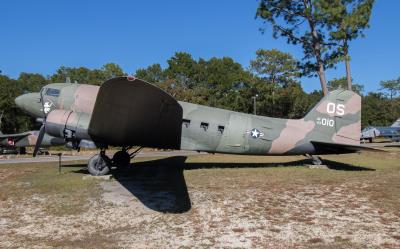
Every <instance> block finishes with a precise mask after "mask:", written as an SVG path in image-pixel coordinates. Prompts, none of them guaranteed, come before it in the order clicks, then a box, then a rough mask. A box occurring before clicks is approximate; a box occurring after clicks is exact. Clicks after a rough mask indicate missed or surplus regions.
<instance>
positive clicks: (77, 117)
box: [15, 77, 368, 175]
mask: <svg viewBox="0 0 400 249" xmlns="http://www.w3.org/2000/svg"><path fill="white" fill-rule="evenodd" d="M15 102H16V104H17V106H19V107H20V108H22V109H23V110H25V111H26V112H27V113H29V114H31V115H32V116H34V117H44V122H43V126H42V127H41V129H40V135H39V138H38V141H37V144H36V147H35V151H34V156H35V155H36V153H37V149H38V148H39V146H40V144H41V142H42V139H43V136H44V134H45V133H47V134H49V135H52V136H55V137H60V138H63V139H65V141H67V142H71V143H72V144H73V146H74V148H78V147H79V142H80V141H81V140H91V141H93V142H94V143H95V144H96V145H97V147H98V148H100V154H98V155H95V156H93V157H92V158H91V159H90V160H89V162H88V170H89V172H90V173H91V174H94V175H103V174H107V173H108V172H109V170H110V167H111V165H112V164H114V165H116V166H119V167H121V166H124V165H127V164H129V162H130V159H131V157H132V156H134V155H135V152H133V153H129V150H131V149H132V147H133V146H139V147H153V148H161V149H182V150H194V151H206V152H217V153H231V154H246V155H295V154H296V155H305V154H309V155H322V154H339V153H352V152H355V151H359V150H362V149H368V148H365V147H362V146H360V139H359V134H360V127H361V121H360V120H361V98H360V96H359V95H357V94H356V93H354V92H352V91H348V90H335V91H332V92H330V93H329V94H328V95H327V96H325V97H324V98H323V99H322V100H321V101H320V102H319V103H318V104H317V105H316V106H315V107H314V108H313V109H312V110H311V111H310V112H309V113H308V114H307V115H306V116H305V117H304V118H302V119H279V118H270V117H262V116H256V115H251V114H245V113H238V112H234V111H229V110H223V109H218V108H213V107H208V106H202V105H197V104H191V103H187V102H180V101H176V100H175V99H174V98H173V97H172V96H171V95H169V94H168V93H166V92H165V91H163V90H162V89H160V88H158V87H157V86H154V85H152V84H150V83H147V82H145V81H142V80H140V79H136V78H134V77H117V78H113V79H110V80H108V81H106V82H105V83H103V84H102V85H101V86H100V87H98V86H94V85H85V84H72V83H54V84H49V85H46V86H45V87H43V88H42V90H41V92H40V93H30V94H25V95H21V96H19V97H17V98H16V99H15ZM34 103H38V104H37V105H36V104H34ZM108 146H119V147H121V150H120V151H118V152H117V153H115V154H114V156H113V158H112V159H110V158H108V157H107V155H106V154H105V151H106V149H107V147H108Z"/></svg>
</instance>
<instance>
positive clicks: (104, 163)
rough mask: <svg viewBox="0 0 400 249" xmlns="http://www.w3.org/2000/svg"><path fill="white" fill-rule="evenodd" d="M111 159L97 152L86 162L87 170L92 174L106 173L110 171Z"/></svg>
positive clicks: (100, 174)
mask: <svg viewBox="0 0 400 249" xmlns="http://www.w3.org/2000/svg"><path fill="white" fill-rule="evenodd" d="M110 165H111V160H110V158H108V157H107V156H106V155H101V154H97V155H94V156H92V157H91V158H90V159H89V162H88V165H87V166H88V171H89V173H90V174H91V175H94V176H103V175H107V174H108V173H109V172H110Z"/></svg>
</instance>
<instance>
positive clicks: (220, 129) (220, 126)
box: [218, 125, 225, 134]
mask: <svg viewBox="0 0 400 249" xmlns="http://www.w3.org/2000/svg"><path fill="white" fill-rule="evenodd" d="M224 129H225V126H223V125H218V132H219V133H221V134H222V133H224Z"/></svg>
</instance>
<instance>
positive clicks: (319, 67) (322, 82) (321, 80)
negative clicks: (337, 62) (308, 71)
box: [318, 61, 328, 96]
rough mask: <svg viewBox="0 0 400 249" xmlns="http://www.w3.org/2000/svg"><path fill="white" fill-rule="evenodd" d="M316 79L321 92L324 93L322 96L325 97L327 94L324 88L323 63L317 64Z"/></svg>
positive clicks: (326, 88) (325, 87)
mask: <svg viewBox="0 0 400 249" xmlns="http://www.w3.org/2000/svg"><path fill="white" fill-rule="evenodd" d="M318 77H319V82H320V83H321V89H322V92H323V93H324V96H326V95H327V94H328V87H327V86H326V78H325V70H324V63H323V62H322V61H319V62H318Z"/></svg>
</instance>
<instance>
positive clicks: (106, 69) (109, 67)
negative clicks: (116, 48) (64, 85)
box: [50, 63, 126, 85]
mask: <svg viewBox="0 0 400 249" xmlns="http://www.w3.org/2000/svg"><path fill="white" fill-rule="evenodd" d="M123 75H126V74H125V73H124V72H123V70H122V69H121V68H120V67H119V66H118V65H117V64H114V63H107V64H105V65H104V66H103V67H102V68H101V69H89V68H86V67H64V66H61V67H60V68H59V69H57V71H56V73H55V74H53V75H52V76H51V77H50V81H51V82H65V80H66V78H67V77H70V79H71V80H72V81H76V82H78V83H82V84H93V85H100V84H101V83H103V82H105V81H106V80H108V79H110V78H113V77H117V76H123Z"/></svg>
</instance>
